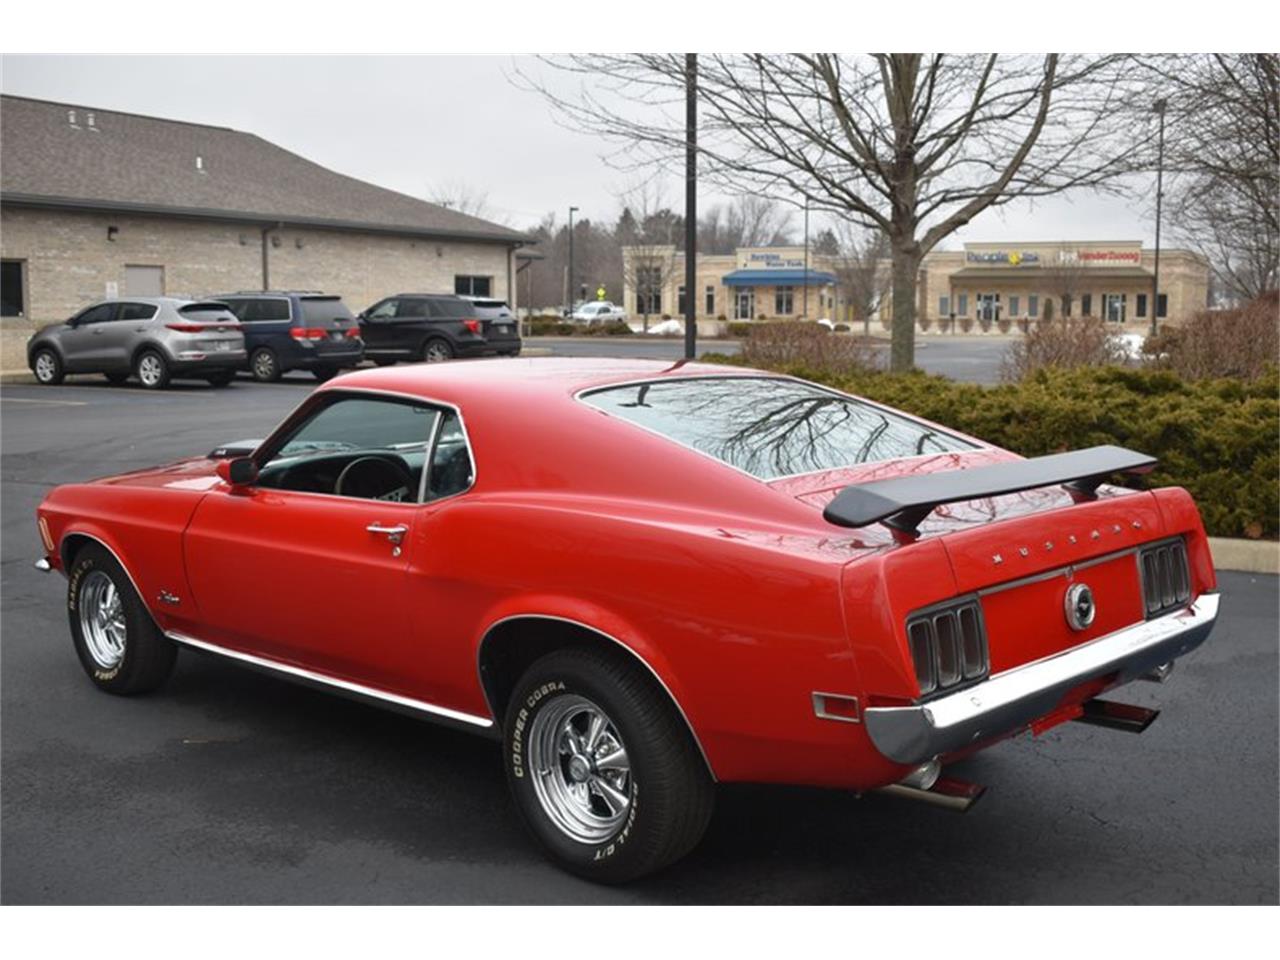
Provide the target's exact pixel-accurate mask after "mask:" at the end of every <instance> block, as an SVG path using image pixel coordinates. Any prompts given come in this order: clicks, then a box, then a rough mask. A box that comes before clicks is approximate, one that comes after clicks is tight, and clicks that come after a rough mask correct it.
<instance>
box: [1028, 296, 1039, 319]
mask: <svg viewBox="0 0 1280 960" xmlns="http://www.w3.org/2000/svg"><path fill="white" fill-rule="evenodd" d="M1027 316H1028V317H1038V316H1040V295H1039V294H1038V293H1032V294H1028V295H1027Z"/></svg>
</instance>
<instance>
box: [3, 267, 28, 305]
mask: <svg viewBox="0 0 1280 960" xmlns="http://www.w3.org/2000/svg"><path fill="white" fill-rule="evenodd" d="M23 266H24V264H23V262H22V261H21V260H5V261H3V262H2V263H0V299H3V301H4V306H3V309H2V310H0V316H4V317H25V316H26V315H27V288H26V283H24V281H25V280H26V277H25V276H24V275H23V274H24V272H25V271H24V270H23V269H22V268H23Z"/></svg>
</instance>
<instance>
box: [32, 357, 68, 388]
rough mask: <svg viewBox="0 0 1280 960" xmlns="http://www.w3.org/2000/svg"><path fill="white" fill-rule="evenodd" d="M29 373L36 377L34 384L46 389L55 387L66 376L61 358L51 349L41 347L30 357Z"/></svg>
mask: <svg viewBox="0 0 1280 960" xmlns="http://www.w3.org/2000/svg"><path fill="white" fill-rule="evenodd" d="M31 372H32V373H34V374H35V375H36V382H37V383H39V384H41V385H42V386H46V387H56V386H57V385H58V384H60V383H61V382H62V378H63V377H64V376H66V373H65V372H64V371H63V369H62V358H61V357H60V356H58V351H56V350H54V349H53V348H52V347H41V348H40V349H39V350H37V351H36V352H35V354H34V355H33V356H32V357H31Z"/></svg>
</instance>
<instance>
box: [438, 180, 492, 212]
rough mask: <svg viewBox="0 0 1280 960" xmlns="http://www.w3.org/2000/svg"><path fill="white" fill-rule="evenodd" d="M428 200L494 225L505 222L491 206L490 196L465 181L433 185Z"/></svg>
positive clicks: (451, 181)
mask: <svg viewBox="0 0 1280 960" xmlns="http://www.w3.org/2000/svg"><path fill="white" fill-rule="evenodd" d="M427 199H428V200H429V201H430V202H431V203H435V204H439V205H440V206H442V207H447V208H449V209H450V210H457V211H458V212H459V213H465V214H467V216H471V217H479V218H480V219H481V220H489V221H492V222H494V223H501V222H503V221H502V220H500V219H498V214H496V213H495V212H494V211H493V208H492V207H491V206H490V205H489V194H488V193H486V192H485V191H483V190H480V189H478V188H477V187H475V186H473V185H472V184H469V183H467V182H466V181H463V180H444V181H441V182H440V183H436V184H432V186H431V187H430V188H429V189H428V190H427Z"/></svg>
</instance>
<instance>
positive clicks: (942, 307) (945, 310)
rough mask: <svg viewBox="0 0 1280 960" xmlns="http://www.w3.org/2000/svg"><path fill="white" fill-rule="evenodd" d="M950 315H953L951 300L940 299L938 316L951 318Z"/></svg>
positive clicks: (946, 298) (947, 298) (948, 298)
mask: <svg viewBox="0 0 1280 960" xmlns="http://www.w3.org/2000/svg"><path fill="white" fill-rule="evenodd" d="M950 313H951V298H950V297H939V298H938V316H940V317H945V316H949V315H950Z"/></svg>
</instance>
